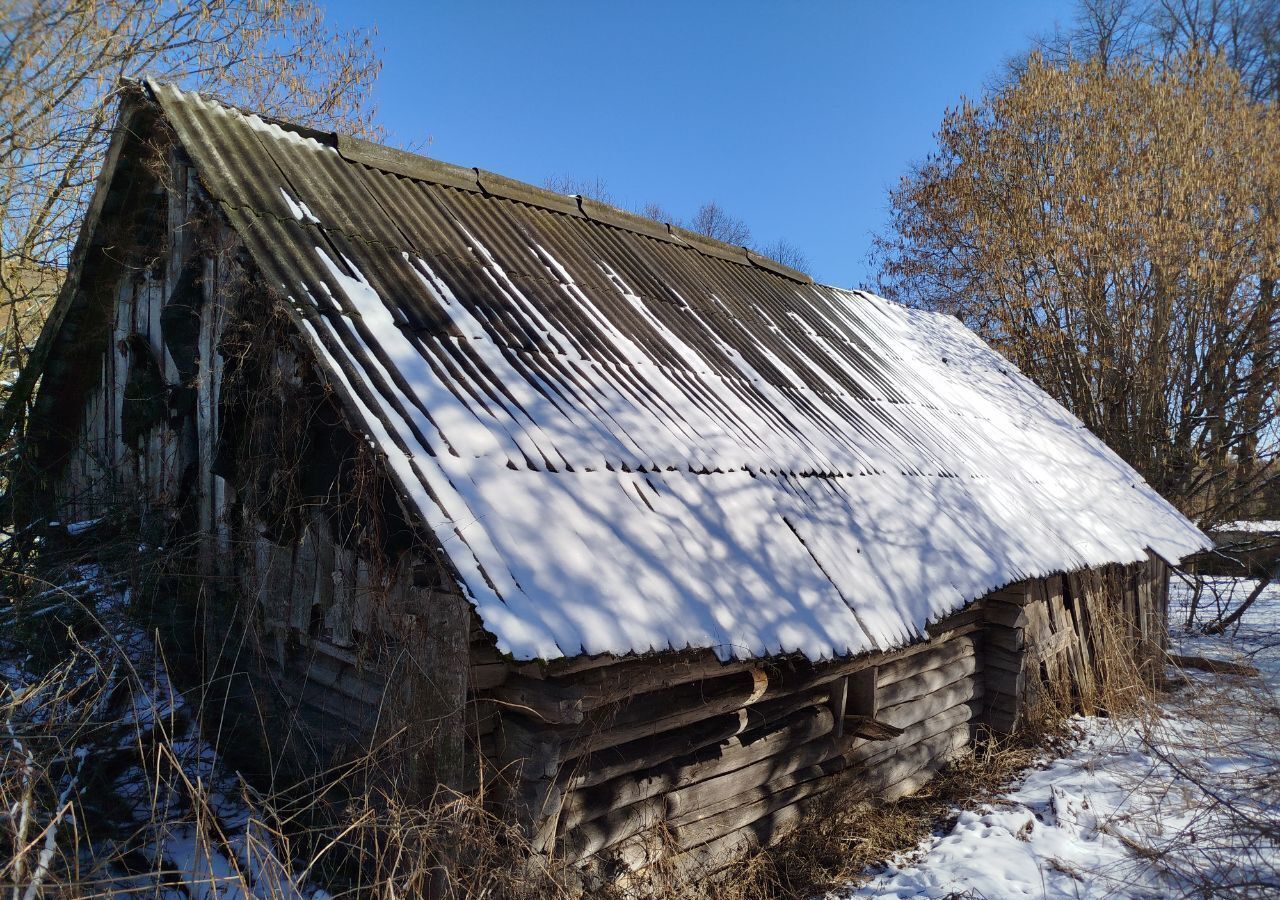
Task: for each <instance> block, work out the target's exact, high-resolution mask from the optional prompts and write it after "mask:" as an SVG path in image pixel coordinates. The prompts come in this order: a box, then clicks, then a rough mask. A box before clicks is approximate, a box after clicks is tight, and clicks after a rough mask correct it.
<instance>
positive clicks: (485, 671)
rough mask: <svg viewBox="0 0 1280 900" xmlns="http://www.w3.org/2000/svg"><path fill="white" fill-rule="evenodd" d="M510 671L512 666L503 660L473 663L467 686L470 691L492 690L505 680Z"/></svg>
mask: <svg viewBox="0 0 1280 900" xmlns="http://www.w3.org/2000/svg"><path fill="white" fill-rule="evenodd" d="M511 672H512V666H511V665H509V664H508V663H505V662H487V663H474V664H472V666H471V670H470V672H469V675H468V681H467V687H468V689H469V690H470V691H471V692H472V693H477V692H479V691H488V690H492V689H493V688H496V687H498V686H499V685H501V684H502V683H503V682H504V681H506V680H507V677H508V676H509V675H510V674H511Z"/></svg>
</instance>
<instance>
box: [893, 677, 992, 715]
mask: <svg viewBox="0 0 1280 900" xmlns="http://www.w3.org/2000/svg"><path fill="white" fill-rule="evenodd" d="M985 690H986V685H985V683H984V680H983V678H982V677H981V676H980V675H977V674H975V675H973V676H970V677H967V678H961V679H959V680H958V681H956V682H954V683H952V684H949V685H947V686H946V687H943V688H939V689H938V690H936V691H930V692H929V693H928V694H926V695H924V696H922V697H917V698H916V699H914V700H910V701H907V702H905V703H899V704H895V705H893V706H885V707H881V708H880V712H879V713H878V716H877V718H879V719H880V721H882V722H887V723H889V724H890V725H893V726H896V727H898V728H909V727H910V726H912V725H914V724H916V723H917V722H921V721H924V720H925V719H927V718H929V717H930V716H933V715H937V714H938V713H940V712H942V711H943V710H945V709H949V708H950V707H952V706H956V705H958V704H961V703H966V702H968V701H970V700H973V699H976V698H979V697H982V696H983V693H984V691H985Z"/></svg>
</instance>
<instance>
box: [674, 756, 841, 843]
mask: <svg viewBox="0 0 1280 900" xmlns="http://www.w3.org/2000/svg"><path fill="white" fill-rule="evenodd" d="M843 766H844V763H843V760H841V759H840V758H838V757H837V758H835V759H832V760H828V761H827V762H826V763H824V764H823V765H821V766H813V767H810V768H808V769H803V770H801V771H800V772H793V773H791V774H789V775H786V776H784V777H783V778H781V779H778V781H777V783H773V782H771V783H769V784H766V785H764V786H763V787H761V788H757V789H755V790H754V791H750V792H748V795H749V796H751V797H754V798H756V799H752V800H751V801H750V802H748V803H744V804H742V805H738V806H734V807H733V808H731V809H727V810H724V811H722V812H718V813H716V814H715V815H711V816H706V817H704V818H699V819H697V820H696V821H693V822H690V823H687V824H683V825H680V824H672V825H669V826H668V829H669V833H670V834H671V836H672V839H673V840H674V841H675V844H676V846H677V847H679V848H680V849H682V850H687V849H689V848H690V847H693V846H695V845H697V844H705V843H707V842H708V841H712V840H715V839H716V838H719V837H723V836H725V835H726V834H728V833H730V832H733V831H736V830H737V829H739V828H742V827H743V826H745V825H750V824H751V823H753V822H756V821H758V820H760V819H761V818H763V817H764V816H767V815H770V814H771V813H775V812H777V811H778V810H779V809H782V808H784V807H787V806H790V805H792V804H793V803H795V802H796V801H797V800H801V799H804V798H806V797H812V796H815V795H817V794H820V793H824V792H826V791H829V790H833V789H835V788H837V787H839V786H840V785H841V784H843V783H844V781H843V780H842V779H840V778H838V777H833V776H836V775H837V773H840V772H841V770H842V769H843Z"/></svg>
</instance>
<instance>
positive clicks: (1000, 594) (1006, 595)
mask: <svg viewBox="0 0 1280 900" xmlns="http://www.w3.org/2000/svg"><path fill="white" fill-rule="evenodd" d="M1030 600H1031V582H1029V581H1020V582H1018V583H1017V584H1011V585H1008V586H1007V587H1002V588H1000V589H999V590H998V591H992V592H991V593H990V594H987V595H986V596H985V597H983V598H982V602H983V603H1012V604H1016V605H1023V604H1026V603H1028V602H1030Z"/></svg>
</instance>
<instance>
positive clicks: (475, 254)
mask: <svg viewBox="0 0 1280 900" xmlns="http://www.w3.org/2000/svg"><path fill="white" fill-rule="evenodd" d="M151 88H152V90H153V92H154V93H155V95H156V96H157V98H158V100H159V101H160V103H161V106H162V108H163V110H164V111H165V113H166V115H167V116H168V118H169V120H170V122H171V123H172V124H173V126H174V128H175V130H176V132H177V133H178V135H179V138H180V139H181V140H182V142H183V145H184V147H185V149H186V151H187V153H188V154H189V155H190V157H191V158H192V160H193V161H194V162H195V164H196V167H197V169H198V170H199V173H200V175H201V178H202V181H203V183H204V185H205V187H206V189H207V190H208V191H209V192H210V194H211V196H212V197H213V198H214V199H215V200H216V201H218V202H219V203H220V204H221V205H222V207H223V209H224V210H225V211H226V213H227V215H228V217H229V218H230V220H231V221H232V223H233V225H234V226H235V227H236V228H237V229H238V230H239V231H240V234H241V236H242V237H243V239H244V241H245V243H246V245H247V247H248V248H249V250H250V252H251V253H252V255H253V257H254V259H255V261H256V262H257V264H258V266H259V268H260V269H261V270H262V272H263V273H264V276H265V277H266V278H267V279H268V280H269V281H270V282H272V283H273V284H274V286H275V287H276V288H277V289H278V290H279V291H280V293H281V294H282V295H284V296H287V297H288V298H289V299H290V301H291V306H292V309H293V312H294V314H295V315H296V316H297V319H298V322H299V326H300V327H301V328H302V329H303V330H304V332H305V334H306V335H307V336H308V338H309V339H310V341H311V343H312V344H313V345H314V349H315V351H316V353H317V355H318V357H319V358H320V360H321V361H322V363H323V365H324V368H325V369H326V370H327V372H328V373H329V376H330V378H331V379H332V380H333V381H334V382H335V385H336V386H337V387H338V388H339V389H340V392H341V393H342V394H344V395H345V396H346V397H347V401H348V405H349V408H350V410H351V411H352V413H353V415H354V416H355V417H356V419H357V420H358V425H359V426H360V427H363V428H364V429H365V430H366V432H367V433H368V434H369V435H370V437H371V438H372V439H373V440H374V441H376V442H377V444H379V445H380V446H381V447H382V448H383V449H384V450H385V451H386V454H387V457H388V460H389V463H390V467H391V469H392V471H393V473H394V475H395V477H396V478H397V480H398V482H399V483H400V485H401V487H402V488H403V490H404V492H405V494H406V495H407V496H408V497H409V498H410V500H411V502H412V504H413V505H414V506H416V508H417V510H418V512H419V513H420V514H421V516H422V518H423V520H424V521H425V522H426V523H428V524H429V525H430V527H432V528H433V529H434V530H435V533H436V534H437V535H438V537H439V539H440V542H441V545H442V547H443V548H444V550H445V552H446V553H447V554H448V557H449V559H450V560H451V562H452V564H453V566H454V568H455V570H456V572H457V574H458V576H459V578H460V580H461V582H462V585H463V587H464V588H465V590H466V592H467V594H468V595H469V597H470V599H471V600H472V602H473V603H474V604H475V606H476V609H477V611H478V613H479V615H480V617H481V619H482V620H483V622H484V625H485V627H486V628H487V629H488V630H489V631H490V632H491V633H492V634H493V635H495V637H496V638H497V643H498V647H499V649H500V650H502V651H504V652H508V653H510V654H512V655H513V656H514V657H515V658H517V659H531V658H543V659H552V658H557V657H560V656H573V655H576V654H580V653H590V654H597V653H603V652H612V653H616V654H625V653H630V652H646V651H650V650H659V651H660V650H666V649H677V650H678V649H684V648H688V647H710V648H713V649H715V650H716V651H717V652H718V653H720V654H721V655H722V656H725V657H728V656H747V655H751V656H762V655H767V654H773V653H780V652H793V651H799V652H801V653H803V654H805V655H806V656H807V657H809V658H811V659H819V658H826V657H831V656H834V655H844V654H850V653H858V652H861V651H865V650H871V649H876V648H880V649H886V648H890V647H894V646H898V645H901V644H904V643H907V642H909V641H911V640H912V639H914V638H915V637H917V636H919V635H920V634H921V632H922V629H923V628H924V626H925V625H926V624H928V623H929V622H931V621H934V620H937V619H938V618H940V617H942V616H945V615H946V614H948V613H951V612H953V611H955V610H956V609H958V608H959V607H961V606H963V605H964V604H965V603H967V602H969V601H971V600H973V599H975V598H977V597H980V596H982V595H984V594H986V593H988V592H989V591H991V590H993V589H995V588H998V587H1001V586H1003V585H1006V584H1009V583H1011V582H1015V581H1019V580H1021V579H1024V578H1028V577H1034V576H1040V575H1046V574H1050V573H1053V572H1059V571H1066V570H1073V569H1077V568H1080V567H1084V566H1093V565H1100V564H1104V563H1109V562H1129V561H1135V560H1139V559H1144V558H1145V555H1146V552H1147V550H1148V548H1149V549H1150V550H1152V551H1154V552H1155V553H1157V554H1159V555H1161V556H1163V557H1165V558H1167V559H1177V558H1180V557H1182V556H1184V555H1186V554H1188V553H1191V552H1194V551H1196V550H1199V549H1201V548H1204V547H1207V546H1209V541H1208V540H1207V539H1206V538H1205V536H1204V535H1203V534H1201V533H1200V532H1199V531H1198V530H1197V529H1196V528H1195V527H1194V526H1193V525H1192V524H1191V523H1190V522H1188V521H1187V520H1186V519H1184V518H1183V517H1182V516H1181V515H1179V514H1178V513H1177V512H1176V511H1175V510H1174V509H1173V508H1172V507H1171V506H1170V505H1169V504H1168V503H1166V502H1165V501H1164V500H1163V499H1161V498H1160V497H1159V496H1158V495H1157V494H1156V493H1155V492H1154V491H1153V490H1152V489H1151V488H1150V487H1149V486H1147V484H1146V483H1144V482H1143V481H1142V479H1141V478H1140V477H1139V476H1138V475H1137V473H1135V472H1134V471H1133V470H1132V469H1131V468H1130V467H1129V466H1128V465H1126V464H1125V463H1124V462H1123V461H1121V460H1120V459H1119V458H1118V457H1117V456H1116V455H1115V454H1114V453H1112V452H1111V451H1110V450H1109V449H1107V448H1106V447H1105V446H1104V445H1103V444H1102V443H1101V442H1100V441H1098V440H1097V439H1096V438H1095V437H1094V436H1093V435H1092V434H1090V433H1089V432H1088V431H1087V430H1086V429H1085V428H1084V427H1083V426H1082V425H1081V423H1080V422H1079V421H1078V420H1077V419H1075V418H1074V417H1073V416H1071V415H1070V414H1069V413H1068V412H1067V411H1066V410H1064V409H1063V408H1062V407H1061V406H1059V405H1058V404H1057V403H1055V402H1054V401H1053V400H1051V399H1050V398H1049V397H1048V396H1047V395H1046V394H1045V393H1044V392H1042V391H1041V390H1040V389H1039V388H1037V387H1036V386H1035V385H1034V384H1032V382H1031V381H1030V380H1028V379H1027V378H1025V377H1024V376H1023V375H1021V374H1020V373H1019V372H1018V371H1017V370H1016V369H1014V368H1013V367H1012V366H1011V365H1010V364H1009V363H1008V362H1006V361H1005V360H1004V359H1003V358H1001V357H1000V356H999V355H998V354H996V353H995V352H993V351H992V350H991V349H989V348H988V347H987V346H986V345H984V344H983V343H982V342H981V341H980V340H978V339H977V338H976V337H975V336H974V335H973V334H971V333H970V332H968V331H967V330H966V329H965V328H964V327H963V326H962V325H961V324H960V323H959V322H957V321H955V320H953V319H951V318H947V317H943V316H938V315H933V314H930V313H925V312H919V311H914V310H910V309H907V308H904V307H901V306H898V305H896V304H893V303H890V302H889V301H886V300H883V299H881V298H879V297H875V296H872V295H870V294H866V293H860V292H851V291H844V290H840V289H837V288H833V287H826V286H822V285H816V284H813V283H811V282H810V281H809V280H808V279H807V278H805V277H804V276H801V275H799V273H794V272H791V271H790V270H787V269H785V268H784V267H781V266H777V265H776V264H773V263H771V262H770V261H767V260H763V259H761V258H760V257H757V256H755V255H754V254H749V253H748V252H747V251H745V250H743V249H742V248H733V247H728V246H727V245H723V244H717V243H715V242H710V241H706V240H705V239H701V238H697V237H694V236H691V235H688V234H687V233H684V232H681V231H679V230H678V229H673V228H669V227H666V226H662V225H660V224H659V223H654V222H650V221H647V220H638V219H635V218H634V217H630V216H628V215H627V214H625V213H621V212H618V211H613V210H608V209H607V208H604V207H601V206H599V205H598V204H591V203H588V202H585V201H584V202H575V201H573V200H572V198H569V199H568V200H566V198H563V197H560V196H558V195H551V194H549V193H547V192H543V191H540V190H539V189H537V188H533V187H529V186H527V185H519V184H518V183H514V182H508V181H507V180H505V179H500V178H498V177H496V176H491V175H489V174H488V173H483V172H479V171H477V170H467V169H459V168H457V167H451V166H445V165H443V164H439V163H435V162H433V161H430V160H424V159H421V158H418V157H411V156H409V155H407V154H400V153H397V152H395V151H390V150H385V149H384V148H374V147H372V145H364V144H362V143H353V142H350V141H349V140H348V139H345V138H342V137H335V138H334V140H333V142H332V143H333V146H332V147H331V146H325V145H324V144H323V143H321V142H320V141H318V140H315V139H313V138H314V137H315V133H314V132H307V134H308V137H309V139H308V140H297V139H295V138H289V137H284V136H281V135H278V134H276V130H277V127H276V126H273V128H270V129H267V128H263V127H260V125H258V124H257V123H256V122H254V121H253V119H252V117H247V116H246V115H244V114H241V113H239V112H237V111H235V110H232V109H229V108H227V107H224V106H221V105H218V104H215V103H212V102H209V101H207V100H204V99H203V98H200V97H199V96H198V95H195V94H190V93H187V94H183V93H180V92H179V91H177V90H175V89H173V88H171V87H167V86H161V85H152V86H151ZM279 130H281V131H287V129H286V128H279ZM333 147H336V148H337V151H338V152H333ZM300 211H301V212H302V213H303V214H302V215H299V212H300Z"/></svg>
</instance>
